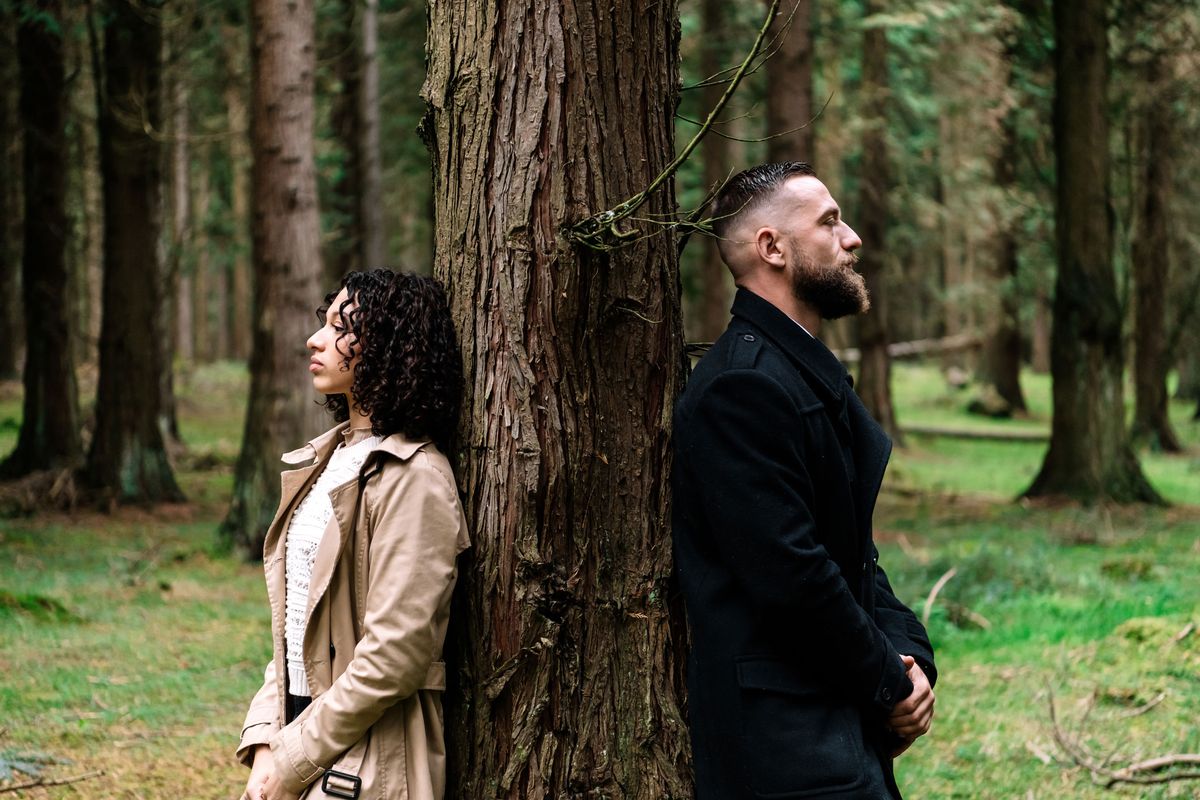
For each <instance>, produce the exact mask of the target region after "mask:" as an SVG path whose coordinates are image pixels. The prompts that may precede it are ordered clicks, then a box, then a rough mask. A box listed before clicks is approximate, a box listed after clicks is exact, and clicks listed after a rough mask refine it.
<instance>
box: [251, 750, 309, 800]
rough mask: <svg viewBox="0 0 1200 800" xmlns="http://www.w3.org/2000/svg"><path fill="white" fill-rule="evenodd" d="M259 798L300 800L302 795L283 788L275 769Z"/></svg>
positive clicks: (266, 799)
mask: <svg viewBox="0 0 1200 800" xmlns="http://www.w3.org/2000/svg"><path fill="white" fill-rule="evenodd" d="M268 755H269V754H268ZM259 797H261V798H262V800H300V795H298V794H295V793H293V792H289V791H288V790H287V789H285V788H283V784H281V783H280V782H279V777H278V776H277V775H276V774H275V770H274V769H272V770H271V772H270V774H268V775H267V782H266V783H264V784H263V786H262V793H261V794H260V795H259Z"/></svg>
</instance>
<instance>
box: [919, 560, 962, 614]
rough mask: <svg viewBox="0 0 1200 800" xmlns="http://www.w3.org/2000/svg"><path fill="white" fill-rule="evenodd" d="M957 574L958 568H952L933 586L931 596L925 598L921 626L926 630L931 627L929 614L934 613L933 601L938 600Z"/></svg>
mask: <svg viewBox="0 0 1200 800" xmlns="http://www.w3.org/2000/svg"><path fill="white" fill-rule="evenodd" d="M957 574H958V567H951V568H950V569H948V570H946V571H945V572H943V573H942V577H940V578H938V579H937V583H935V584H933V588H932V589H930V590H929V596H928V597H926V598H925V610H924V611H922V612H921V624H922V625H924V626H925V627H926V628H928V627H929V613H930V612H931V611H933V601H934V600H937V596H938V594H939V593H940V592H941V591H942V587H943V586H945V585H946V584H947V583H949V582H950V579H951V578H953V577H954V576H955V575H957Z"/></svg>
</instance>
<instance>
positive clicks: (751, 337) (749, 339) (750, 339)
mask: <svg viewBox="0 0 1200 800" xmlns="http://www.w3.org/2000/svg"><path fill="white" fill-rule="evenodd" d="M742 338H743V339H745V340H746V341H747V342H753V341H754V334H753V333H747V334H746V335H745V336H743V337H742Z"/></svg>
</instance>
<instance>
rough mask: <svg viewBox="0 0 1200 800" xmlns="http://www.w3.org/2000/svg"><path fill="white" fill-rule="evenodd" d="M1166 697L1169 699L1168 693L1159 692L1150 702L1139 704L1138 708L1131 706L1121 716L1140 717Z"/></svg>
mask: <svg viewBox="0 0 1200 800" xmlns="http://www.w3.org/2000/svg"><path fill="white" fill-rule="evenodd" d="M1165 699H1167V693H1166V692H1159V693H1158V695H1157V696H1156V697H1155V698H1154V699H1153V700H1151V701H1150V702H1148V703H1146V704H1145V705H1141V706H1138V707H1137V708H1131V709H1129V710H1128V711H1124V712H1122V713H1121V714H1120V715H1119V716H1121V717H1124V718H1126V719H1128V718H1129V717H1140V716H1141V715H1142V714H1145V713H1146V712H1147V711H1149V710H1150V709H1152V708H1154V707H1155V706H1156V705H1158V704H1159V703H1161V702H1162V701H1163V700H1165Z"/></svg>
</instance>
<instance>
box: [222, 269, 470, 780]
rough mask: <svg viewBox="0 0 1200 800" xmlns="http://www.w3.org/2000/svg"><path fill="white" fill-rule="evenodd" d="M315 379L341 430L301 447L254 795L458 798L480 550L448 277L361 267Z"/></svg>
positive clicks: (253, 717) (277, 544) (277, 568)
mask: <svg viewBox="0 0 1200 800" xmlns="http://www.w3.org/2000/svg"><path fill="white" fill-rule="evenodd" d="M317 314H318V317H319V318H320V320H321V323H322V327H321V329H320V330H318V331H317V332H316V333H314V334H313V335H312V336H311V337H310V338H309V340H308V349H309V350H310V351H311V352H312V360H311V362H310V364H309V371H310V372H311V373H312V382H313V387H314V388H316V390H317V391H318V392H321V393H322V394H324V395H326V403H325V405H326V407H327V408H328V409H329V410H330V411H332V412H333V415H334V417H335V418H336V419H337V421H338V422H339V423H340V424H339V425H337V427H335V428H333V429H332V430H330V431H328V432H326V433H324V434H322V435H321V436H319V437H317V438H316V439H314V440H312V441H311V442H309V443H308V445H306V446H305V447H302V448H300V449H299V450H294V451H292V452H290V453H287V454H285V455H284V456H283V460H284V462H285V463H288V464H293V465H301V466H299V467H298V468H296V469H292V470H289V471H285V472H284V473H283V493H282V498H281V500H280V504H279V511H278V513H277V514H276V516H275V520H274V522H273V523H272V524H271V526H270V528H269V529H268V531H267V538H266V544H265V546H264V550H263V566H264V569H265V571H266V577H267V594H268V596H269V597H270V601H271V629H272V634H273V641H274V658H273V659H272V661H271V663H270V664H268V665H267V669H266V673H265V675H264V679H263V685H262V688H261V689H259V690H258V693H257V694H256V695H255V696H254V699H253V701H252V702H251V703H250V710H249V713H247V715H246V722H245V724H244V725H243V729H242V739H241V744H240V745H239V747H238V758H239V759H240V760H241V761H242V763H244V764H246V765H247V766H250V767H251V773H250V779H249V781H248V782H247V783H246V791H245V793H244V794H243V795H242V797H243V800H260V798H263V799H264V800H290V799H291V798H297V797H301V796H303V797H304V798H306V800H307V799H308V798H321V797H339V798H363V800H375V799H376V798H379V799H380V800H387V799H389V798H411V799H412V800H419V799H420V800H423V799H424V798H440V797H442V796H443V794H444V791H445V748H444V744H443V735H442V706H441V691H442V690H443V689H444V688H445V665H444V664H443V663H442V662H441V661H440V660H439V659H440V656H441V650H442V642H443V640H444V639H445V635H446V622H447V618H448V615H449V609H450V595H451V592H452V591H453V588H454V581H455V577H456V570H455V558H456V556H457V555H458V553H460V552H461V551H462V550H463V549H464V548H466V547H467V545H468V544H469V542H468V539H467V532H466V522H465V520H464V518H463V514H462V509H461V507H460V505H459V501H458V491H457V489H456V488H455V483H454V476H453V474H452V473H451V471H450V465H449V462H448V461H447V460H446V457H445V456H444V455H443V453H442V451H441V450H440V449H439V446H441V447H445V446H446V442H447V440H448V439H449V437H450V436H451V434H452V432H453V429H454V424H455V417H456V415H457V409H458V397H459V392H460V386H461V382H462V381H461V373H460V367H459V355H458V348H457V345H456V342H455V336H454V327H453V325H452V323H451V320H450V313H449V309H448V307H447V304H446V298H445V295H444V293H443V292H442V289H441V286H440V285H439V284H438V283H437V281H435V280H433V279H431V278H422V277H418V276H415V275H401V274H393V273H392V272H390V271H388V270H382V269H380V270H374V271H372V272H354V273H350V274H349V275H347V276H346V278H345V279H344V280H343V283H342V288H341V290H340V291H339V292H337V293H336V294H330V295H329V296H327V297H326V298H325V304H324V305H323V306H322V307H321V309H320V310H319V311H318V312H317Z"/></svg>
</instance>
